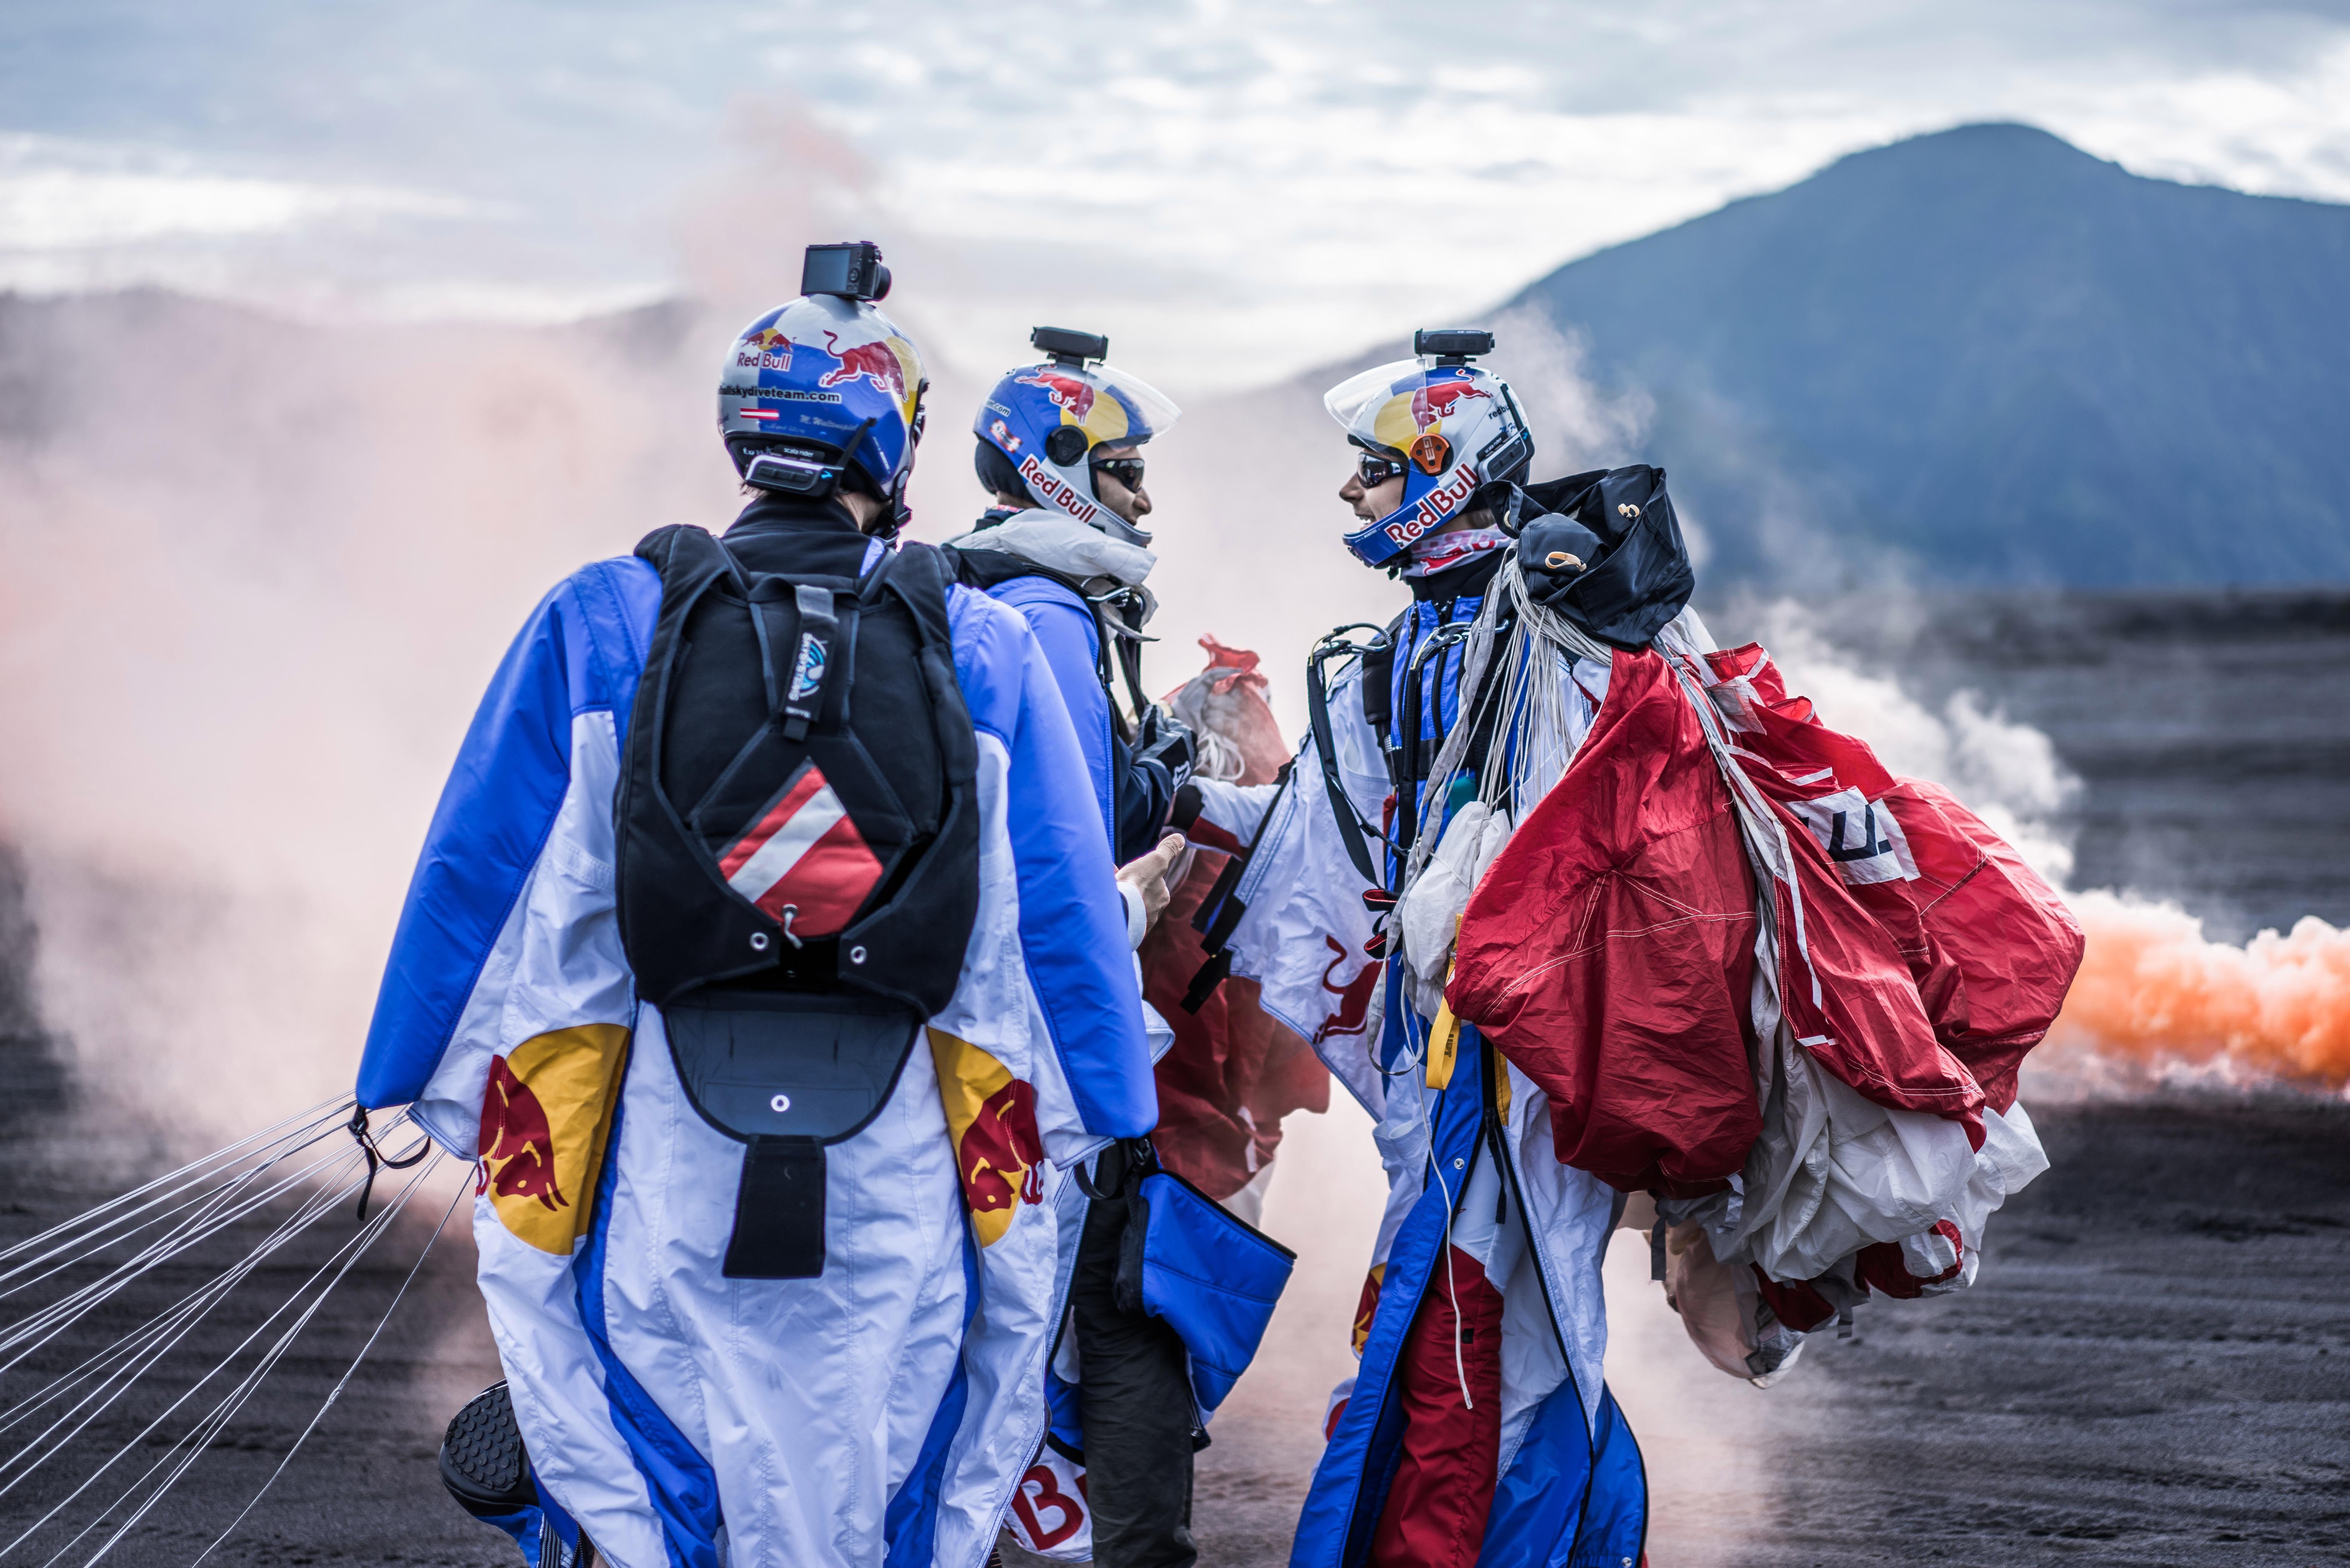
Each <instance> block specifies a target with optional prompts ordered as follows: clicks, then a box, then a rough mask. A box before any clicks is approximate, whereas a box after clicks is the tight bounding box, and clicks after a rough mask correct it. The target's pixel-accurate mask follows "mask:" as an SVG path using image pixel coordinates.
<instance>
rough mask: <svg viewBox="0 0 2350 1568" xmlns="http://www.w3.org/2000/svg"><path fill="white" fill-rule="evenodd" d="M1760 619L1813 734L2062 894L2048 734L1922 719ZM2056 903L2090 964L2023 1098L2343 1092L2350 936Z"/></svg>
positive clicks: (1808, 629)
mask: <svg viewBox="0 0 2350 1568" xmlns="http://www.w3.org/2000/svg"><path fill="white" fill-rule="evenodd" d="M1759 619H1760V621H1761V623H1762V629H1761V636H1762V639H1763V641H1764V642H1765V643H1767V644H1768V645H1769V647H1770V648H1771V649H1772V651H1773V655H1774V656H1775V657H1776V658H1777V659H1779V662H1780V666H1781V668H1782V670H1783V671H1784V672H1785V674H1786V677H1787V681H1788V688H1789V690H1790V691H1801V692H1803V693H1804V694H1805V695H1807V696H1809V697H1810V698H1811V699H1812V700H1813V701H1814V702H1815V703H1817V704H1818V706H1819V710H1820V714H1821V717H1822V719H1823V720H1824V721H1825V722H1827V723H1829V724H1832V725H1834V726H1835V727H1836V728H1838V729H1841V730H1846V731H1849V732H1852V733H1854V734H1856V735H1860V736H1862V737H1864V738H1866V740H1867V741H1868V742H1869V743H1870V744H1871V745H1873V746H1874V747H1875V748H1876V749H1877V754H1878V755H1879V756H1880V757H1882V758H1883V759H1884V761H1885V762H1886V763H1887V766H1889V767H1891V768H1892V769H1893V771H1894V772H1896V773H1900V774H1918V775H1919V776H1921V777H1925V778H1930V779H1934V780H1937V781H1939V782H1940V783H1942V784H1947V785H1948V786H1949V787H1950V789H1951V791H1952V792H1953V793H1955V794H1958V795H1959V796H1960V799H1962V800H1964V801H1965V802H1966V803H1967V804H1968V805H1970V806H1971V807H1973V808H1974V810H1975V811H1976V812H1978V813H1979V814H1981V815H1982V817H1983V818H1984V820H1985V821H1987V822H1988V823H1989V824H1990V825H1991V827H1992V828H1993V830H1995V831H1996V832H1998V833H1999V834H2000V835H2001V836H2002V837H2004V838H2006V839H2007V840H2008V841H2009V842H2010V843H2011V844H2013V845H2014V846H2016V847H2017V848H2018V849H2019V850H2020V851H2022V854H2023V856H2024V857H2025V858H2026V859H2028V860H2030V861H2031V862H2032V864H2033V867H2035V868H2036V869H2038V870H2039V872H2040V873H2041V875H2043V876H2044V877H2047V878H2048V879H2049V881H2050V882H2052V883H2054V885H2055V886H2056V887H2057V888H2060V889H2063V888H2065V887H2066V883H2067V881H2068V879H2069V877H2070V875H2071V872H2072V869H2073V851H2072V846H2071V844H2070V842H2069V839H2068V836H2067V835H2066V833H2065V830H2064V810H2065V808H2066V807H2067V805H2069V804H2070V803H2071V802H2072V800H2073V799H2074V797H2075V795H2077V794H2078V792H2079V788H2080V784H2079V781H2078V780H2077V779H2075V778H2074V776H2073V775H2072V774H2070V773H2069V772H2067V771H2066V770H2065V768H2064V764H2063V763H2062V762H2061V761H2060V760H2059V759H2058V757H2057V755H2056V753H2055V749H2054V747H2053V746H2052V745H2051V744H2050V743H2049V741H2048V737H2047V736H2046V735H2044V734H2043V733H2042V732H2039V731H2038V730H2035V729H2033V728H2032V727H2031V726H2029V725H2025V724H2018V723H2015V722H2012V721H2010V720H2008V719H2006V718H2005V717H2003V716H2002V715H2001V714H2000V713H1999V712H1998V711H1997V710H1996V709H1995V708H1994V709H1991V710H1989V711H1986V709H1985V707H1984V705H1983V700H1982V699H1981V697H1979V696H1978V695H1977V694H1976V693H1974V692H1971V691H1960V692H1957V693H1955V694H1954V695H1952V696H1951V697H1950V699H1949V700H1948V701H1946V702H1945V703H1944V704H1943V706H1942V708H1941V710H1940V711H1939V712H1937V711H1932V710H1929V709H1928V708H1927V707H1925V706H1924V705H1923V704H1921V703H1920V702H1918V701H1916V700H1915V699H1914V698H1912V697H1910V696H1909V695H1908V693H1907V692H1906V691H1904V690H1903V689H1902V687H1901V685H1900V683H1899V681H1898V680H1896V679H1894V678H1892V677H1890V676H1887V675H1884V674H1878V673H1871V672H1868V671H1866V670H1862V669H1860V668H1859V667H1858V666H1857V665H1856V664H1855V663H1854V662H1853V661H1851V660H1850V659H1848V658H1846V656H1844V655H1842V654H1841V653H1839V652H1838V651H1837V650H1836V649H1835V647H1834V646H1833V644H1832V643H1831V642H1830V641H1829V640H1828V639H1827V638H1826V637H1825V636H1824V635H1823V633H1822V630H1821V628H1819V626H1818V625H1817V623H1816V621H1815V620H1814V618H1813V617H1812V616H1811V615H1810V614H1809V612H1807V611H1806V610H1804V608H1803V607H1800V606H1798V605H1796V604H1794V603H1792V602H1789V601H1780V602H1778V603H1776V604H1773V605H1771V606H1769V607H1766V608H1765V609H1764V610H1763V612H1762V613H1761V615H1760V617H1759ZM1716 630H1717V632H1718V633H1719V632H1721V630H1722V628H1716ZM2067 896H2068V898H2069V899H2070V901H2071V903H2072V906H2073V912H2074V915H2075V916H2076V917H2077V918H2078V919H2079V920H2080V922H2081V926H2082V929H2084V930H2085V932H2086V933H2087V936H2088V949H2087V953H2086V955H2085V959H2084V961H2083V963H2082V967H2081V974H2080V978H2079V979H2078V981H2075V982H2074V987H2073V991H2072V994H2071V995H2070V996H2069V997H2068V998H2067V999H2066V1001H2065V1004H2064V1015H2063V1016H2062V1018H2060V1019H2059V1020H2058V1023H2057V1026H2056V1028H2055V1030H2054V1032H2053V1033H2051V1035H2050V1037H2049V1041H2048V1043H2047V1044H2045V1045H2043V1047H2042V1048H2041V1050H2040V1051H2038V1052H2035V1053H2034V1054H2033V1057H2032V1058H2031V1059H2030V1060H2029V1061H2028V1063H2027V1067H2026V1074H2027V1076H2026V1083H2025V1088H2026V1092H2027V1094H2030V1095H2033V1096H2039V1097H2045V1096H2050V1095H2052V1094H2054V1095H2071V1094H2081V1093H2128V1092H2135V1091H2138V1090H2142V1089H2144V1088H2146V1087H2147V1086H2149V1085H2153V1084H2157V1083H2171V1082H2175V1083H2191V1084H2198V1085H2212V1086H2241V1087H2268V1086H2296V1085H2297V1086H2302V1087H2314V1088H2322V1089H2327V1090H2339V1089H2342V1088H2343V1087H2344V1085H2345V1084H2350V932H2344V931H2339V930H2336V929H2334V927H2332V926H2330V925H2328V924H2327V923H2326V922H2325V921H2324V920H2321V919H2316V918H2314V917H2309V918H2305V919H2302V920H2301V921H2299V922H2298V923H2297V924H2296V925H2294V927H2293V929H2292V931H2291V932H2290V933H2287V934H2283V935H2280V934H2279V933H2277V932H2275V931H2263V932H2262V933H2261V934H2259V935H2258V936H2256V937H2254V938H2253V939H2252V940H2251V941H2250V942H2248V943H2246V944H2244V945H2242V946H2241V947H2240V946H2236V945H2234V944H2232V943H2228V942H2215V941H2212V940H2209V939H2207V938H2206V937H2205V936H2204V935H2203V922H2202V921H2201V920H2199V919H2196V918H2195V917H2194V916H2192V915H2189V913H2187V912H2186V911H2185V910H2184V909H2180V908H2179V907H2178V905H2176V904H2171V903H2155V902H2148V901H2147V900H2145V899H2141V898H2135V897H2133V896H2132V895H2130V894H2129V893H2128V892H2127V891H2126V890H2125V891H2121V892H2115V891H2112V890H2103V889H2100V890H2092V891H2087V892H2070V891H2068V893H2067Z"/></svg>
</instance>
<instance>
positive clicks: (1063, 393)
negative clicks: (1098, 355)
mask: <svg viewBox="0 0 2350 1568" xmlns="http://www.w3.org/2000/svg"><path fill="white" fill-rule="evenodd" d="M1018 382H1019V384H1020V385H1021V386H1024V387H1042V388H1044V389H1045V397H1047V398H1049V399H1051V400H1052V402H1053V406H1054V407H1055V408H1056V409H1059V410H1062V411H1063V412H1064V413H1066V414H1067V415H1068V416H1069V417H1070V418H1071V419H1073V420H1075V421H1077V422H1078V423H1079V424H1083V423H1084V422H1085V419H1086V416H1087V414H1090V413H1092V412H1093V411H1094V389H1093V383H1091V382H1090V381H1087V379H1085V378H1084V377H1082V376H1070V375H1065V374H1063V373H1062V372H1061V371H1058V370H1047V369H1043V368H1041V367H1040V368H1038V369H1035V371H1032V372H1031V373H1030V374H1028V375H1025V376H1022V377H1020V378H1018Z"/></svg>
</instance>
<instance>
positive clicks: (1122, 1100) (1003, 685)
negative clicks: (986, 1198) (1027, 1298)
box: [948, 585, 1159, 1160]
mask: <svg viewBox="0 0 2350 1568" xmlns="http://www.w3.org/2000/svg"><path fill="white" fill-rule="evenodd" d="M948 615H949V619H950V622H951V627H952V631H953V638H954V656H955V675H956V678H957V680H959V682H960V683H961V684H962V691H963V697H964V701H966V702H967V703H968V704H969V705H970V708H971V715H972V723H973V724H974V725H975V726H976V727H977V728H978V729H979V730H981V731H982V732H984V733H986V734H988V735H991V736H993V738H994V739H995V740H996V741H998V742H1001V744H1002V745H1003V749H1004V752H1005V753H1006V755H1007V758H1008V769H1007V775H1006V778H1005V804H1006V808H1007V809H1006V815H1007V816H1008V819H1009V823H1008V825H1009V827H1010V830H1011V838H1012V853H1013V859H1014V868H1015V872H1016V880H1017V882H1018V885H1019V890H1020V943H1021V948H1022V950H1023V955H1024V961H1025V963H1026V966H1027V971H1028V979H1029V985H1030V989H1031V992H1032V993H1033V995H1034V997H1035V1003H1036V1007H1037V1011H1038V1013H1039V1015H1040V1018H1041V1022H1042V1023H1043V1027H1044V1030H1045V1033H1046V1035H1047V1036H1048V1037H1049V1039H1050V1041H1051V1043H1052V1046H1053V1051H1052V1055H1053V1058H1054V1060H1055V1063H1056V1064H1057V1065H1058V1067H1059V1070H1060V1072H1061V1073H1062V1074H1063V1075H1066V1080H1067V1084H1068V1088H1069V1094H1070V1096H1071V1098H1072V1099H1073V1100H1074V1102H1075V1105H1076V1112H1077V1116H1078V1120H1079V1122H1080V1123H1081V1124H1082V1132H1081V1135H1080V1136H1081V1137H1087V1138H1091V1139H1094V1140H1098V1139H1100V1138H1104V1137H1141V1136H1143V1135H1144V1134H1146V1133H1148V1132H1149V1131H1150V1129H1151V1128H1152V1127H1155V1126H1157V1125H1158V1120H1159V1096H1158V1089H1157V1086H1156V1085H1155V1084H1154V1083H1153V1081H1152V1076H1151V1070H1150V1052H1149V1044H1148V1042H1147V1041H1146V1039H1145V1037H1144V1033H1143V1025H1142V991H1141V985H1140V982H1139V980H1138V979H1137V978H1136V974H1135V965H1134V958H1133V952H1132V950H1131V948H1130V947H1129V946H1128V942H1127V930H1126V903H1125V900H1124V898H1122V897H1121V896H1120V895H1119V893H1118V883H1117V877H1116V870H1115V868H1114V867H1112V866H1111V864H1110V857H1109V842H1108V836H1107V833H1106V831H1105V830H1104V825H1103V822H1102V816H1101V811H1100V807H1099V804H1098V802H1097V800H1096V799H1095V797H1094V795H1093V792H1092V790H1091V788H1090V782H1091V777H1092V775H1091V773H1090V771H1089V770H1088V769H1087V766H1086V762H1085V758H1084V756H1083V754H1082V753H1081V751H1080V748H1079V746H1078V742H1077V736H1076V730H1075V728H1074V727H1073V726H1072V725H1071V723H1070V722H1069V712H1068V708H1067V706H1066V704H1065V703H1064V702H1063V701H1062V700H1061V692H1060V689H1059V686H1058V684H1057V683H1056V682H1055V679H1054V675H1053V671H1052V670H1051V668H1050V666H1049V665H1048V664H1047V663H1046V662H1045V656H1044V654H1043V652H1042V650H1041V649H1039V648H1038V646H1037V643H1036V639H1035V634H1034V633H1032V632H1031V631H1030V630H1029V628H1028V625H1027V623H1026V621H1025V620H1024V619H1023V618H1021V617H1020V616H1019V615H1018V614H1016V613H1015V612H1014V611H1013V610H1011V609H1010V608H1008V607H1005V606H1003V605H1001V604H998V603H997V602H995V601H994V600H993V599H991V598H989V597H987V596H985V595H983V594H981V593H978V592H976V591H974V590H972V589H971V588H969V587H962V586H961V585H958V586H956V587H954V588H952V589H951V590H950V591H949V595H948ZM1045 1136H1046V1140H1047V1148H1046V1152H1047V1154H1049V1155H1051V1156H1053V1157H1054V1158H1055V1159H1056V1160H1057V1159H1059V1158H1061V1157H1062V1155H1063V1153H1064V1149H1062V1148H1056V1147H1053V1146H1054V1144H1055V1143H1056V1142H1060V1141H1062V1140H1061V1139H1059V1138H1058V1137H1057V1136H1056V1135H1055V1131H1054V1129H1052V1128H1049V1127H1048V1128H1046V1129H1045Z"/></svg>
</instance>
